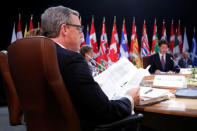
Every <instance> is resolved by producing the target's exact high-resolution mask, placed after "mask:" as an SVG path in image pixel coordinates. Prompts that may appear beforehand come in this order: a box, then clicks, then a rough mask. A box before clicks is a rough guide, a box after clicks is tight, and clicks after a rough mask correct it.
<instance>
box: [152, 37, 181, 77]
mask: <svg viewBox="0 0 197 131" xmlns="http://www.w3.org/2000/svg"><path fill="white" fill-rule="evenodd" d="M167 52H168V42H167V41H166V40H160V41H159V52H158V53H156V54H154V55H152V56H151V57H150V61H149V65H151V67H150V68H149V72H150V73H151V74H154V73H155V74H160V73H162V72H179V71H180V69H179V68H175V63H174V60H173V56H172V55H171V54H168V53H167Z"/></svg>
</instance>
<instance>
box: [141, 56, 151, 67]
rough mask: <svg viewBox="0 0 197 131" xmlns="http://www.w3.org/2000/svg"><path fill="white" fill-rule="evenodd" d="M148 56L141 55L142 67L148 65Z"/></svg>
mask: <svg viewBox="0 0 197 131" xmlns="http://www.w3.org/2000/svg"><path fill="white" fill-rule="evenodd" d="M149 61H150V56H144V57H142V63H143V68H144V69H145V68H146V67H147V66H148V65H149Z"/></svg>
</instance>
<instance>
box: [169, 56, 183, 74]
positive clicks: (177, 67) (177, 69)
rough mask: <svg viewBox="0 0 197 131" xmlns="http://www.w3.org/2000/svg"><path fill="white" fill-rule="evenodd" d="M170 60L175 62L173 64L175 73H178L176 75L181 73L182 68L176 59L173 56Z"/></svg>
mask: <svg viewBox="0 0 197 131" xmlns="http://www.w3.org/2000/svg"><path fill="white" fill-rule="evenodd" d="M170 59H171V60H172V61H173V63H174V71H175V72H176V73H179V72H180V68H181V67H180V66H179V64H178V63H177V62H175V61H174V59H173V58H172V56H170Z"/></svg>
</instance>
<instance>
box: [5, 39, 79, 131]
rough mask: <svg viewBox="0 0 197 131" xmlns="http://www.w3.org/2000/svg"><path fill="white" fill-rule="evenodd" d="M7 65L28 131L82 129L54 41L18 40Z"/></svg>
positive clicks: (10, 51)
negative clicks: (61, 72)
mask: <svg viewBox="0 0 197 131" xmlns="http://www.w3.org/2000/svg"><path fill="white" fill-rule="evenodd" d="M8 63H9V66H10V71H11V75H12V77H13V80H14V83H15V86H16V91H17V93H18V96H19V100H20V102H21V105H22V108H23V111H24V117H25V121H26V126H27V131H35V130H36V131H56V130H57V131H79V130H80V122H79V118H78V116H77V114H76V111H75V109H74V107H73V104H72V102H71V99H70V97H69V94H68V92H67V89H66V86H65V84H64V81H63V79H62V76H61V74H60V70H59V66H58V60H57V52H56V45H55V43H54V42H53V41H52V40H50V39H48V38H45V37H30V38H24V39H20V40H17V41H16V42H14V43H13V44H12V45H10V46H9V48H8Z"/></svg>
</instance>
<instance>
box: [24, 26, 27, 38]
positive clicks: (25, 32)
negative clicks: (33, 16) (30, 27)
mask: <svg viewBox="0 0 197 131" xmlns="http://www.w3.org/2000/svg"><path fill="white" fill-rule="evenodd" d="M26 36H27V24H26V25H25V31H24V38H25V37H26Z"/></svg>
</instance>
